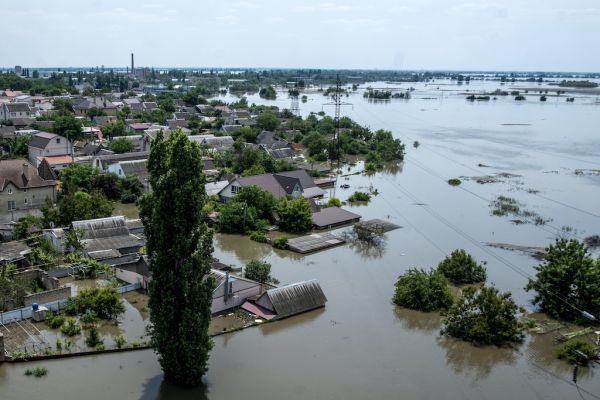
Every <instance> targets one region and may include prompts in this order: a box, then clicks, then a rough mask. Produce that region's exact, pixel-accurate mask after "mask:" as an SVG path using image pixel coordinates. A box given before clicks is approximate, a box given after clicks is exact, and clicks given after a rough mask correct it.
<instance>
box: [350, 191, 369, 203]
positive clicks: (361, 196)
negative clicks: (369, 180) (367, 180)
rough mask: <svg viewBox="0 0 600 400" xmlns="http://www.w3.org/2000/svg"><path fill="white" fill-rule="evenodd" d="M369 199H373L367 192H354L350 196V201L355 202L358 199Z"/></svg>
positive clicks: (366, 200)
mask: <svg viewBox="0 0 600 400" xmlns="http://www.w3.org/2000/svg"><path fill="white" fill-rule="evenodd" d="M369 200H371V195H370V194H369V193H365V192H354V193H353V194H352V195H351V196H350V197H348V201H349V202H350V203H354V202H357V201H365V202H368V201H369Z"/></svg>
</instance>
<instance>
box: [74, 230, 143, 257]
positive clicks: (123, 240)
mask: <svg viewBox="0 0 600 400" xmlns="http://www.w3.org/2000/svg"><path fill="white" fill-rule="evenodd" d="M81 243H82V244H83V246H84V248H85V251H86V252H88V253H89V252H95V251H99V250H110V249H114V250H118V251H121V250H122V249H127V248H130V247H142V246H143V245H144V241H143V240H142V239H141V238H140V237H138V236H136V235H132V234H129V235H121V236H111V237H105V238H99V239H84V240H82V241H81ZM121 254H123V253H121Z"/></svg>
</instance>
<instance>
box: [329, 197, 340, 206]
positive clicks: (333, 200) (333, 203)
mask: <svg viewBox="0 0 600 400" xmlns="http://www.w3.org/2000/svg"><path fill="white" fill-rule="evenodd" d="M341 206H342V202H341V200H340V199H338V198H336V197H332V198H330V199H329V201H328V202H327V207H341Z"/></svg>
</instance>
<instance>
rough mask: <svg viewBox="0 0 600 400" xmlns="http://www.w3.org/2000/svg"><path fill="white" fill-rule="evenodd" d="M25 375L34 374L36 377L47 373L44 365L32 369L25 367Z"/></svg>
mask: <svg viewBox="0 0 600 400" xmlns="http://www.w3.org/2000/svg"><path fill="white" fill-rule="evenodd" d="M25 375H26V376H32V375H33V376H35V377H36V378H41V377H43V376H46V375H48V369H47V368H46V367H36V368H33V369H30V368H27V369H26V370H25Z"/></svg>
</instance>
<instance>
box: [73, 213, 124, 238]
mask: <svg viewBox="0 0 600 400" xmlns="http://www.w3.org/2000/svg"><path fill="white" fill-rule="evenodd" d="M72 227H73V229H76V230H82V233H81V239H99V238H107V237H113V236H123V235H129V228H127V224H126V223H125V217H124V216H122V215H119V216H115V217H107V218H96V219H88V220H83V221H73V222H72Z"/></svg>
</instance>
